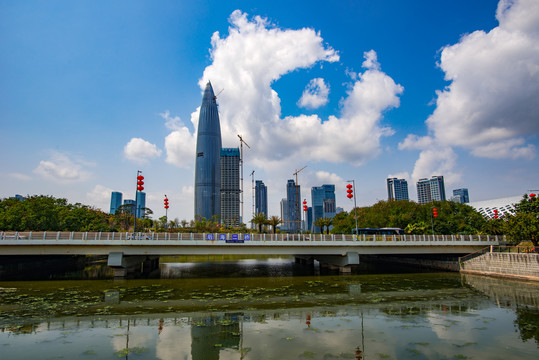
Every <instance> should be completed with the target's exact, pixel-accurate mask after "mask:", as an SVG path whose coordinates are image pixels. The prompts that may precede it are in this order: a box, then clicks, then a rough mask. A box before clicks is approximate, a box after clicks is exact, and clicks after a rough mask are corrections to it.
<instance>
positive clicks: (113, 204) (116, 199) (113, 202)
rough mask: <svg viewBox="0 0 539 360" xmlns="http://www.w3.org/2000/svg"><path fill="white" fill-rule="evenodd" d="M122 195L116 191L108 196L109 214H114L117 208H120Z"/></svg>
mask: <svg viewBox="0 0 539 360" xmlns="http://www.w3.org/2000/svg"><path fill="white" fill-rule="evenodd" d="M122 197H123V195H122V193H121V192H118V191H113V192H112V194H111V196H110V213H111V214H112V215H114V214H116V210H118V208H119V207H120V206H122Z"/></svg>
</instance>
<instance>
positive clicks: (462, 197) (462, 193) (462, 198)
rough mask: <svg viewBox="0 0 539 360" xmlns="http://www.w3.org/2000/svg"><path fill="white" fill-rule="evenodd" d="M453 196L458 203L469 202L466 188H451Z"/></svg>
mask: <svg viewBox="0 0 539 360" xmlns="http://www.w3.org/2000/svg"><path fill="white" fill-rule="evenodd" d="M453 196H454V197H457V196H458V200H459V202H460V203H463V204H468V203H469V202H470V197H469V196H468V189H466V188H462V189H455V190H453Z"/></svg>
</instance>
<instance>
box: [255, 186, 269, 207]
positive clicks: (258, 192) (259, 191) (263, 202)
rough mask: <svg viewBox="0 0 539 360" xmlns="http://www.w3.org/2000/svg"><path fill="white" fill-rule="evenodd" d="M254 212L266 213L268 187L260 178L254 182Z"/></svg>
mask: <svg viewBox="0 0 539 360" xmlns="http://www.w3.org/2000/svg"><path fill="white" fill-rule="evenodd" d="M255 214H266V216H267V215H268V188H267V187H266V185H264V183H263V182H262V180H256V182H255Z"/></svg>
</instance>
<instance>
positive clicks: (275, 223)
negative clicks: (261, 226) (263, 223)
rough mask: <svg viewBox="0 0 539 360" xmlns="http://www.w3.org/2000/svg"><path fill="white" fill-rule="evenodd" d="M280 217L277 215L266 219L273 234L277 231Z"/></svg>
mask: <svg viewBox="0 0 539 360" xmlns="http://www.w3.org/2000/svg"><path fill="white" fill-rule="evenodd" d="M281 222H282V221H281V219H280V218H279V217H278V216H275V215H274V216H272V217H270V218H269V220H268V225H271V227H272V230H273V233H274V234H275V233H276V232H277V226H279V224H280V223H281Z"/></svg>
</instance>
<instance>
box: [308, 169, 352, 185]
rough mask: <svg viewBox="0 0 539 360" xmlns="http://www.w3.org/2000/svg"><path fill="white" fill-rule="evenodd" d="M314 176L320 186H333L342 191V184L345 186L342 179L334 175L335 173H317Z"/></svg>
mask: <svg viewBox="0 0 539 360" xmlns="http://www.w3.org/2000/svg"><path fill="white" fill-rule="evenodd" d="M315 176H316V180H317V182H318V184H320V185H323V184H333V185H335V186H336V187H337V188H339V187H341V188H343V189H344V184H345V181H344V179H343V178H342V177H340V176H339V175H337V174H335V173H330V172H327V171H317V172H316V173H315ZM320 185H317V186H320ZM313 186H315V185H313Z"/></svg>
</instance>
